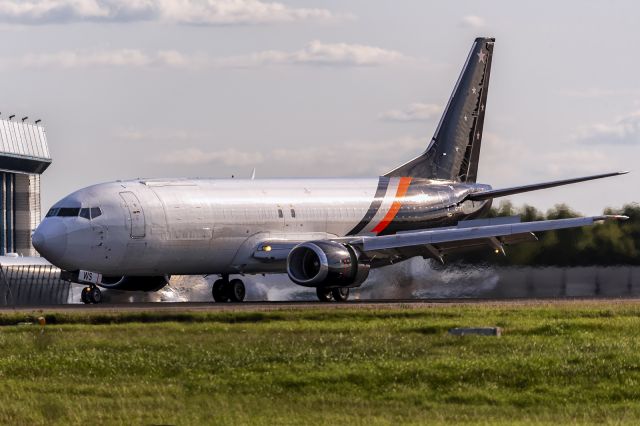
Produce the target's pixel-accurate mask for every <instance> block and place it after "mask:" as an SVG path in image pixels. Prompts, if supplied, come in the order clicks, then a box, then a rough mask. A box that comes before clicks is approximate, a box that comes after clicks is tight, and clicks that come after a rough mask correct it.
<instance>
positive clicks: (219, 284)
mask: <svg viewBox="0 0 640 426" xmlns="http://www.w3.org/2000/svg"><path fill="white" fill-rule="evenodd" d="M227 283H228V281H227V280H223V279H220V280H216V282H214V283H213V287H211V295H212V296H213V300H214V301H216V302H228V301H229V298H228V297H227V295H226V294H225V287H226V284H227Z"/></svg>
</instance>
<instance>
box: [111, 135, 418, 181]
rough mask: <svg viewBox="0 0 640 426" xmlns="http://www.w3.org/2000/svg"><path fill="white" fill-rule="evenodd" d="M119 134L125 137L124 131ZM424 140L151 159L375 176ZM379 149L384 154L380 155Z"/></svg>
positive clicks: (183, 153) (191, 152) (176, 153)
mask: <svg viewBox="0 0 640 426" xmlns="http://www.w3.org/2000/svg"><path fill="white" fill-rule="evenodd" d="M157 133H158V132H146V133H145V132H137V131H132V130H129V131H127V135H128V137H129V138H131V139H133V140H141V139H146V138H147V135H152V134H157ZM173 133H178V134H180V133H182V132H173ZM123 136H125V137H126V135H124V134H123ZM196 139H198V138H191V140H192V141H195V140H196ZM200 139H202V138H200ZM428 141H429V139H428V138H416V137H412V136H405V137H399V138H394V139H390V140H378V141H364V140H362V141H347V142H345V143H343V144H336V145H335V146H328V145H324V144H323V145H313V144H312V145H304V146H297V147H293V148H277V149H274V150H268V151H264V152H257V151H254V150H240V149H234V148H229V149H222V150H213V149H202V148H198V147H188V148H184V149H176V150H170V151H167V152H165V153H162V154H160V155H158V156H156V157H155V158H152V159H151V161H152V162H153V163H157V164H165V165H173V166H185V165H186V166H194V167H197V166H201V165H209V164H218V165H224V166H228V167H252V166H260V165H263V166H264V167H265V168H266V169H267V170H269V171H270V172H271V175H273V174H274V173H276V174H278V175H280V176H286V175H288V176H335V175H340V174H344V170H348V173H349V174H350V175H356V176H357V175H360V176H363V175H367V176H375V175H377V174H379V173H384V172H387V171H389V170H390V169H391V168H393V167H395V166H398V165H400V164H402V163H404V162H406V161H407V160H408V159H410V158H413V157H415V156H417V155H419V154H420V153H421V152H422V151H423V150H424V149H425V148H426V146H427V144H428ZM184 143H186V142H184ZM390 148H392V149H390ZM380 152H386V154H385V155H380ZM353 158H358V161H357V162H355V163H354V162H353ZM283 170H284V172H282V171H283ZM278 171H280V172H278Z"/></svg>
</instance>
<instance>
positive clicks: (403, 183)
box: [371, 177, 412, 234]
mask: <svg viewBox="0 0 640 426" xmlns="http://www.w3.org/2000/svg"><path fill="white" fill-rule="evenodd" d="M411 179H412V178H410V177H403V178H400V183H398V190H397V191H396V197H395V201H394V202H393V204H391V208H390V209H389V211H388V212H387V214H386V215H385V216H384V217H383V218H382V220H381V221H380V223H378V224H377V225H376V227H375V228H373V229H372V230H371V232H375V233H376V234H379V233H380V232H382V231H384V230H385V229H386V227H387V226H389V224H390V223H391V222H392V221H393V219H394V218H395V217H396V215H397V214H398V211H400V207H402V201H401V198H402V197H404V195H405V194H406V193H407V189H409V185H410V184H411Z"/></svg>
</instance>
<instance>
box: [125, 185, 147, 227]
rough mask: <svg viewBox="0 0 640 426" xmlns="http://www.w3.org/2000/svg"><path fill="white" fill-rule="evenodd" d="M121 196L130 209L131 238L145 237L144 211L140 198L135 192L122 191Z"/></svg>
mask: <svg viewBox="0 0 640 426" xmlns="http://www.w3.org/2000/svg"><path fill="white" fill-rule="evenodd" d="M120 196H121V197H122V199H123V200H124V203H125V205H126V206H127V209H128V210H129V227H130V230H131V238H143V237H144V225H145V223H144V211H143V210H142V206H141V205H140V200H138V197H136V194H134V193H133V192H121V193H120Z"/></svg>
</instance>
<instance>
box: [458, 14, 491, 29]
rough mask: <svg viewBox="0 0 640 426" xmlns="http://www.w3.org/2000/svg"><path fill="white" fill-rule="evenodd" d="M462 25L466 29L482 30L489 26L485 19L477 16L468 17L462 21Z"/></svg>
mask: <svg viewBox="0 0 640 426" xmlns="http://www.w3.org/2000/svg"><path fill="white" fill-rule="evenodd" d="M460 25H461V26H463V27H465V28H474V29H480V28H484V27H486V26H487V23H486V22H485V20H484V18H482V17H480V16H477V15H467V16H465V17H463V18H462V19H461V20H460Z"/></svg>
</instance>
